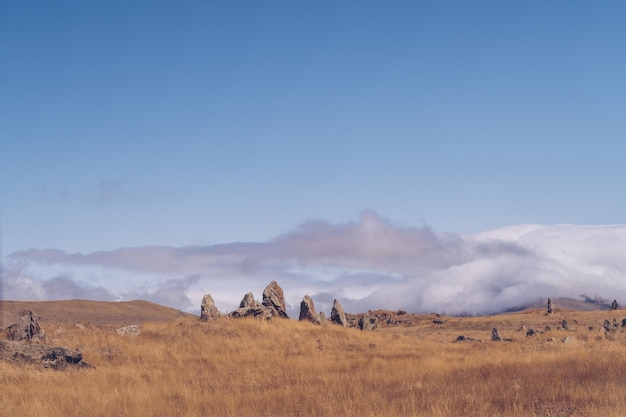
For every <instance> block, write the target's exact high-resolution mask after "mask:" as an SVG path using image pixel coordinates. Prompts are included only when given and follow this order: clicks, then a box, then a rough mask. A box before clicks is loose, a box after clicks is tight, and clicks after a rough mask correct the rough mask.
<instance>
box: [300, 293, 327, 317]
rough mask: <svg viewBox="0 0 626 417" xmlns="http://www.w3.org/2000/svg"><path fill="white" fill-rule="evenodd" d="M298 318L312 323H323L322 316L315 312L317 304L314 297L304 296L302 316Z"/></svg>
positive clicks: (301, 304)
mask: <svg viewBox="0 0 626 417" xmlns="http://www.w3.org/2000/svg"><path fill="white" fill-rule="evenodd" d="M298 320H301V321H302V320H307V321H310V322H311V323H315V324H321V323H322V321H321V320H320V317H319V316H318V315H317V314H316V313H315V305H314V303H313V299H312V298H311V297H309V296H308V295H305V296H304V299H303V300H302V302H301V303H300V317H299V319H298Z"/></svg>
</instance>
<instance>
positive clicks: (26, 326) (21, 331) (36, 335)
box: [4, 310, 46, 342]
mask: <svg viewBox="0 0 626 417" xmlns="http://www.w3.org/2000/svg"><path fill="white" fill-rule="evenodd" d="M4 333H5V336H6V338H7V339H8V340H13V341H16V342H41V341H42V340H43V338H44V337H45V335H46V332H44V331H43V330H42V329H41V326H40V325H39V318H38V317H37V316H36V315H35V313H33V312H32V311H31V310H24V311H22V312H21V313H20V316H19V318H18V320H17V323H15V324H12V325H10V326H9V327H7V328H6V329H5V331H4Z"/></svg>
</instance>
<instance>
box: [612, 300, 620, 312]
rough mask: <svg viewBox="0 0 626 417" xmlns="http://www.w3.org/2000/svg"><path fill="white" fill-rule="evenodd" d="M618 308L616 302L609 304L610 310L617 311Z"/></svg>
mask: <svg viewBox="0 0 626 417" xmlns="http://www.w3.org/2000/svg"><path fill="white" fill-rule="evenodd" d="M618 308H619V305H618V304H617V300H613V302H612V303H611V310H617V309H618Z"/></svg>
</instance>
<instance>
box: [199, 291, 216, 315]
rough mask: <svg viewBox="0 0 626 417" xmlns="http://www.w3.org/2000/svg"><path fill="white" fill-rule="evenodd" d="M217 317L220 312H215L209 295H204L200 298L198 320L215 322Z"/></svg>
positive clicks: (213, 303)
mask: <svg viewBox="0 0 626 417" xmlns="http://www.w3.org/2000/svg"><path fill="white" fill-rule="evenodd" d="M219 316H220V312H219V311H218V310H217V307H216V306H215V302H214V301H213V297H211V294H206V295H205V296H204V297H203V298H202V304H201V305H200V320H202V321H208V320H215V319H216V318H218V317H219Z"/></svg>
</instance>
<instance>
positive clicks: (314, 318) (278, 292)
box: [200, 281, 378, 330]
mask: <svg viewBox="0 0 626 417" xmlns="http://www.w3.org/2000/svg"><path fill="white" fill-rule="evenodd" d="M220 316H221V314H220V312H219V311H218V310H217V307H216V306H215V302H214V301H213V297H211V294H206V295H205V296H204V297H203V298H202V304H201V305H200V320H202V321H208V320H214V319H216V318H218V317H220ZM227 316H228V317H230V318H233V319H238V318H244V317H255V318H258V319H263V320H271V319H272V318H274V317H276V318H285V319H286V318H289V316H288V315H287V308H286V304H285V296H284V293H283V289H282V288H281V287H280V286H279V285H278V283H277V282H276V281H272V282H270V283H269V284H268V286H267V287H265V290H263V299H262V301H261V302H260V303H259V302H258V301H256V300H255V299H254V295H253V294H252V293H251V292H249V293H247V294H246V295H245V296H244V297H243V299H242V300H241V303H239V308H237V309H236V310H234V311H232V312H230V313H229V314H228V315H227ZM298 319H299V320H300V321H308V322H311V323H314V324H322V323H324V322H325V321H326V315H325V314H324V313H323V312H320V313H317V312H315V304H314V303H313V299H312V298H311V297H309V296H308V295H305V296H304V298H303V299H302V302H301V303H300V316H299V317H298ZM330 321H331V322H332V323H335V324H338V325H340V326H344V327H358V328H359V329H361V330H374V329H375V328H376V327H378V317H376V316H375V315H374V314H373V313H372V312H371V311H368V312H367V313H365V314H358V315H357V314H349V313H346V312H345V311H344V309H343V307H342V306H341V304H340V303H339V301H337V300H335V301H334V303H333V308H332V310H331V312H330Z"/></svg>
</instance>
